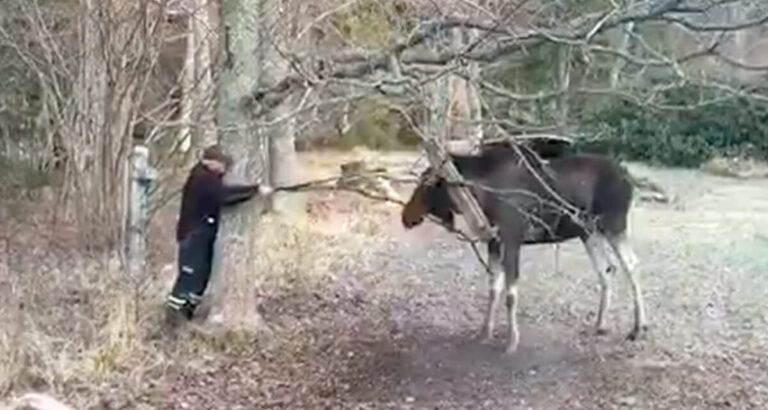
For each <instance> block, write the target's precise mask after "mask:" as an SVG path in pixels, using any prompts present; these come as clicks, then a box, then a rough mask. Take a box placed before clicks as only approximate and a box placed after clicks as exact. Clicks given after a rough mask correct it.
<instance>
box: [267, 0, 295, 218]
mask: <svg viewBox="0 0 768 410" xmlns="http://www.w3.org/2000/svg"><path fill="white" fill-rule="evenodd" d="M280 6H281V2H279V1H278V2H275V1H273V2H268V3H267V4H266V7H265V8H264V20H265V21H269V22H277V23H278V24H270V25H268V26H263V27H262V30H263V31H264V32H263V34H262V36H263V37H264V38H270V39H271V41H269V42H267V43H266V44H264V50H263V53H264V62H265V67H264V73H263V78H261V81H262V83H263V84H270V85H273V84H277V83H278V82H279V81H280V80H282V79H283V78H285V77H287V76H288V74H289V71H290V67H289V65H288V61H287V60H286V59H285V58H284V57H283V56H281V55H280V53H279V52H278V50H277V49H276V47H280V48H281V49H283V50H288V49H289V47H291V46H293V47H300V46H301V44H296V43H295V42H294V43H293V44H290V39H291V38H295V36H296V35H298V32H299V30H300V28H301V26H302V24H301V23H302V20H303V18H302V12H301V10H302V7H301V4H299V5H298V7H296V8H290V9H289V10H290V11H289V12H288V13H286V14H284V15H283V16H282V17H283V18H282V19H281V16H280V13H279V7H280ZM273 27H274V28H273ZM267 30H269V32H266V31H267ZM272 43H275V44H276V45H275V46H273V45H272ZM298 97H299V96H298V95H297V94H295V93H294V94H293V95H291V96H289V97H288V98H286V99H285V100H284V101H283V102H282V103H281V104H280V105H278V106H277V107H276V108H275V109H274V110H273V111H272V115H271V116H270V117H271V120H272V122H276V123H275V125H274V126H273V127H272V128H271V129H270V130H268V133H269V157H270V159H271V160H270V179H269V180H270V183H271V184H272V185H273V186H286V185H291V184H294V183H296V182H298V181H297V178H298V174H299V162H298V158H297V157H296V148H295V146H296V144H295V141H296V122H297V116H296V115H293V114H292V111H294V110H295V108H296V105H297V104H298V103H299V98H298ZM271 210H272V211H273V212H274V213H276V214H277V215H279V216H283V217H288V218H292V217H295V216H298V215H299V214H300V213H301V212H302V211H303V210H304V200H303V195H301V194H297V193H288V192H276V193H275V194H274V195H273V196H272V204H271Z"/></svg>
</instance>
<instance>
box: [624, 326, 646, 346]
mask: <svg viewBox="0 0 768 410" xmlns="http://www.w3.org/2000/svg"><path fill="white" fill-rule="evenodd" d="M647 331H648V326H646V325H643V326H640V327H636V328H634V329H632V331H631V332H629V334H628V335H627V340H630V341H633V342H634V341H636V340H642V339H643V338H644V336H645V334H646V333H647Z"/></svg>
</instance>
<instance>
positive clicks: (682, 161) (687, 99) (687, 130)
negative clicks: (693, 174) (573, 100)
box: [577, 89, 768, 167]
mask: <svg viewBox="0 0 768 410" xmlns="http://www.w3.org/2000/svg"><path fill="white" fill-rule="evenodd" d="M701 97H702V94H701V93H700V92H698V91H697V90H690V89H678V90H675V93H674V94H672V95H670V96H667V98H665V101H664V103H665V104H667V105H695V104H694V103H695V102H696V101H700V98H701ZM766 131H768V104H765V103H762V102H757V101H755V100H748V99H743V98H738V99H726V100H722V101H719V102H717V103H712V104H707V105H703V106H700V107H698V108H695V109H674V110H670V109H664V110H659V109H648V108H644V107H639V106H637V105H635V104H633V103H629V102H626V101H615V100H614V101H611V102H610V103H609V104H606V105H604V106H603V107H602V108H601V109H599V110H597V111H596V112H594V113H593V115H591V116H590V117H589V118H588V119H587V120H586V121H585V122H584V123H583V126H582V127H581V132H582V134H584V135H592V136H593V137H591V138H590V137H586V138H583V139H581V138H580V139H579V140H578V141H579V142H578V144H577V145H578V147H579V149H581V150H589V151H598V152H604V153H610V154H613V155H616V156H619V157H622V158H625V159H630V160H641V161H648V162H651V163H657V164H663V165H673V166H685V167H695V166H698V165H700V164H701V163H702V162H704V161H706V160H707V159H709V158H711V157H712V156H715V155H742V156H749V157H755V158H760V159H765V158H766V156H767V155H768V134H767V133H766Z"/></svg>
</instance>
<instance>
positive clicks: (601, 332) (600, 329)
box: [595, 327, 608, 336]
mask: <svg viewBox="0 0 768 410" xmlns="http://www.w3.org/2000/svg"><path fill="white" fill-rule="evenodd" d="M595 334H596V335H598V336H605V335H607V334H608V329H606V328H604V327H598V328H597V329H595Z"/></svg>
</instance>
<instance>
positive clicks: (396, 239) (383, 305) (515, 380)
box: [53, 153, 768, 409]
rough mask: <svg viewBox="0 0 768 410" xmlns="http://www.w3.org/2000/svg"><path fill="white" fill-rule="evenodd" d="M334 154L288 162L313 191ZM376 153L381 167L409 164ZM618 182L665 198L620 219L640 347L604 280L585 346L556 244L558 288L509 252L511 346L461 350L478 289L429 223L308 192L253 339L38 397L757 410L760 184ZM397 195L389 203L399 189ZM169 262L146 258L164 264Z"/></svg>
mask: <svg viewBox="0 0 768 410" xmlns="http://www.w3.org/2000/svg"><path fill="white" fill-rule="evenodd" d="M351 155H352V154H349V155H347V156H345V155H340V154H339V155H325V154H324V153H313V154H303V158H302V161H303V163H305V164H308V168H309V169H310V170H311V172H310V173H311V174H312V175H315V176H317V175H320V174H322V173H323V172H325V173H332V172H335V170H336V169H337V168H336V167H337V165H338V163H339V162H340V161H342V160H345V159H347V157H348V156H351ZM376 155H377V160H378V161H381V163H384V164H386V165H387V166H389V167H390V168H391V169H392V168H403V169H404V168H407V167H409V166H410V165H411V164H412V163H413V161H414V160H415V155H413V154H403V153H390V154H376ZM630 170H631V171H632V172H633V173H634V174H636V175H640V176H645V177H649V178H651V179H652V180H654V181H655V182H656V183H658V184H659V185H661V186H662V187H663V188H664V189H665V190H667V192H668V193H670V194H671V195H672V196H673V201H671V202H670V203H655V202H641V201H637V202H636V203H635V205H634V208H633V211H632V216H631V243H632V245H633V246H634V248H635V252H636V253H637V255H638V257H639V259H640V264H639V268H638V270H639V274H640V277H641V281H642V285H643V291H644V295H645V301H646V310H647V313H648V317H649V322H650V329H649V332H648V335H647V337H646V338H645V339H644V340H641V341H637V342H630V341H626V340H625V337H626V334H627V333H628V332H629V330H630V326H631V323H632V322H631V321H632V310H631V297H630V294H629V290H628V286H627V281H626V279H625V277H624V276H622V275H620V274H616V275H614V276H613V277H612V279H611V280H612V283H613V285H614V293H613V298H612V302H613V303H612V305H611V310H610V311H609V316H608V317H609V321H608V323H609V326H610V328H609V329H610V332H609V334H608V335H605V336H597V335H595V334H594V331H593V325H594V320H595V313H596V309H597V305H598V278H597V275H596V273H595V272H594V271H593V270H592V268H591V265H590V263H589V260H588V258H587V255H586V254H585V252H584V249H583V246H582V245H581V244H580V243H579V242H578V241H570V242H566V243H564V244H563V245H562V246H561V248H560V269H559V272H556V271H555V266H554V253H553V247H552V246H528V247H526V248H524V250H523V255H522V262H521V270H522V278H521V283H520V295H521V304H520V310H519V320H520V323H521V342H520V347H519V349H518V351H517V352H516V353H515V354H513V355H511V356H506V355H504V354H503V352H502V351H503V347H504V334H505V333H506V332H505V330H506V321H505V320H504V317H505V316H504V315H503V314H500V315H498V316H497V318H498V324H497V338H496V340H495V341H494V342H493V343H491V344H481V343H478V342H477V341H476V340H475V339H474V337H475V335H476V333H477V331H478V330H479V326H480V323H481V320H482V314H483V309H484V307H485V303H486V300H487V292H488V283H487V278H486V275H485V274H484V273H483V271H482V269H481V267H480V265H479V264H478V262H477V260H476V258H475V256H474V254H473V252H472V251H471V249H470V247H469V246H468V245H467V244H465V243H462V242H460V241H458V240H457V239H456V238H455V237H454V236H452V235H451V234H449V233H447V232H446V231H444V230H443V229H442V228H441V227H439V226H436V225H434V224H431V223H425V224H423V225H422V226H419V227H417V228H416V229H414V230H410V231H406V230H404V229H403V228H402V226H401V225H400V221H399V208H398V207H393V206H389V205H385V204H381V203H373V202H371V201H370V200H367V199H364V198H361V197H359V196H356V195H355V194H351V193H342V192H325V193H323V192H320V193H312V194H311V195H309V196H308V202H309V205H310V210H311V212H310V216H309V217H308V218H309V220H308V222H309V223H307V224H305V225H307V226H310V227H311V229H312V232H313V233H312V235H313V236H312V239H309V240H306V239H300V238H299V239H297V238H294V239H293V240H292V242H290V243H288V246H290V247H291V248H292V250H293V251H296V250H298V252H297V253H295V254H293V256H292V258H293V259H291V260H292V262H291V267H290V269H291V273H290V274H286V273H285V272H287V269H289V268H288V267H282V268H281V269H282V270H280V272H282V274H281V275H278V276H279V277H278V278H277V279H274V280H267V281H266V283H265V284H264V285H263V286H261V287H260V290H259V298H260V307H261V311H262V314H263V316H264V318H265V319H266V321H267V323H268V325H269V326H270V328H271V329H272V335H271V336H270V337H269V338H265V339H259V340H253V339H242V338H238V337H236V336H233V335H229V336H226V337H219V338H208V339H206V338H205V336H201V335H199V334H195V333H194V332H190V333H189V334H188V336H189V340H185V341H178V340H177V341H169V340H166V339H164V338H163V337H162V336H159V337H156V338H153V339H151V340H152V341H151V342H150V341H145V342H146V343H145V344H146V345H147V346H151V349H153V351H154V352H155V353H154V354H153V355H152V357H156V358H157V357H159V358H161V359H157V360H158V361H162V362H163V365H162V366H157V367H162V371H159V370H157V369H154V370H151V371H145V372H142V377H138V376H134V377H133V378H132V377H128V376H125V377H119V378H118V377H115V378H113V379H109V378H105V381H104V382H103V385H101V386H100V387H99V389H98V394H95V393H93V392H94V391H96V389H85V390H87V391H88V393H86V392H84V391H85V390H82V389H83V388H82V386H81V384H82V383H85V382H84V381H81V382H80V384H78V383H74V382H68V383H62V384H60V385H57V387H56V388H55V389H53V390H54V392H55V393H58V394H59V396H60V397H64V398H67V399H69V400H71V401H72V402H74V403H76V404H77V405H79V406H81V408H140V409H143V408H160V409H256V408H258V409H266V408H295V409H299V408H302V409H309V408H361V409H363V408H370V409H373V408H398V409H400V408H413V409H457V408H466V409H470V408H471V409H477V408H489V409H625V408H626V409H632V408H636V409H681V408H686V409H722V408H735V409H753V408H754V409H762V408H765V407H766V406H768V309H766V303H768V302H766V301H768V195H766V194H767V193H768V185H766V181H765V180H737V179H728V178H723V177H717V176H711V175H706V174H704V173H702V172H700V171H696V170H679V169H659V168H655V167H648V166H644V165H640V164H630ZM397 188H398V189H399V190H400V191H401V192H402V194H403V196H404V197H406V198H407V195H408V193H409V190H410V189H412V186H406V185H404V186H401V187H397ZM171 208H172V207H171ZM173 211H175V209H171V210H170V211H169V212H170V214H172V213H173ZM166 225H169V226H171V227H172V224H171V223H170V222H169V223H168V224H166ZM307 229H308V228H307ZM168 232H170V228H168V227H166V232H165V233H164V234H165V235H167V234H168ZM171 244H172V242H171ZM159 248H162V247H159ZM172 249H173V248H172V247H169V248H168V249H165V250H163V249H159V250H158V252H160V254H161V256H158V258H159V259H160V260H162V261H164V263H171V262H172V258H173V252H172ZM302 249H303V252H305V253H306V255H304V256H302V254H301V252H302ZM260 252H270V251H268V250H266V249H260ZM162 255H164V256H162ZM502 306H503V304H502ZM157 352H161V353H157ZM143 365H144V366H145V368H150V367H151V366H149V365H147V364H146V363H144V364H143ZM120 372H122V373H121V374H123V375H125V374H130V373H131V371H130V369H125V368H123V369H121V370H120ZM78 389H81V390H82V391H81V390H78ZM79 391H80V393H78V392H79ZM86 397H87V398H86Z"/></svg>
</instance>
